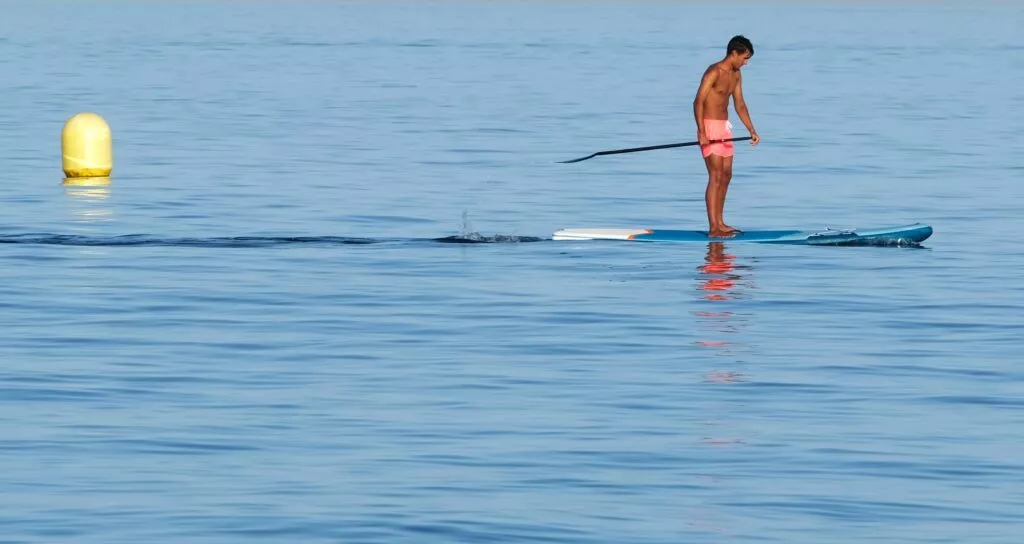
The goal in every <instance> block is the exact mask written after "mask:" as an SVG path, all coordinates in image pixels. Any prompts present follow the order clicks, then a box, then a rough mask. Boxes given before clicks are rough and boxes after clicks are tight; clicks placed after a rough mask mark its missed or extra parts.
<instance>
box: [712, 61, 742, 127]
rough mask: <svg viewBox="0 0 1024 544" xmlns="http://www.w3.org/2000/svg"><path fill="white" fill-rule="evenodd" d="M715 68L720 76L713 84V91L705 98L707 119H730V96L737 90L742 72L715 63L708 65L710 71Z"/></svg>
mask: <svg viewBox="0 0 1024 544" xmlns="http://www.w3.org/2000/svg"><path fill="white" fill-rule="evenodd" d="M712 70H715V71H717V72H718V77H716V78H715V81H714V83H713V84H712V85H711V91H710V92H709V93H708V94H707V97H706V98H705V99H704V118H705V119H728V118H729V97H730V96H732V93H733V91H735V90H736V84H737V83H738V82H739V79H740V73H739V72H738V71H734V70H732V69H731V68H727V67H724V66H722V65H721V63H715V64H712V65H711V66H709V67H708V71H709V72H710V71H712Z"/></svg>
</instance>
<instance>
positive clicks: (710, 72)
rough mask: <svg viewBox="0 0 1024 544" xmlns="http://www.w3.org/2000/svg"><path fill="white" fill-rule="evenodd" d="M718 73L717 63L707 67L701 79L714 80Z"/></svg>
mask: <svg viewBox="0 0 1024 544" xmlns="http://www.w3.org/2000/svg"><path fill="white" fill-rule="evenodd" d="M718 72H719V70H718V63H717V62H716V63H714V64H712V65H710V66H708V67H707V69H706V70H704V75H703V76H702V77H701V79H709V78H710V79H714V78H715V77H716V76H717V75H718Z"/></svg>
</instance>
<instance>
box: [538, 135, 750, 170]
mask: <svg viewBox="0 0 1024 544" xmlns="http://www.w3.org/2000/svg"><path fill="white" fill-rule="evenodd" d="M749 139H750V136H741V137H739V138H728V139H725V140H711V141H709V142H708V143H711V144H720V143H723V142H741V141H743V140H749ZM691 145H700V142H683V143H678V144H662V145H649V146H645V147H631V148H629V149H612V150H611V151H598V152H597V153H594V154H592V155H587V156H586V157H580V158H578V159H573V160H571V161H558V162H560V163H562V164H569V163H573V162H581V161H585V160H587V159H592V158H594V157H599V156H601V155H618V154H620V153H636V152H638V151H654V150H655V149H670V148H673V147H687V146H691Z"/></svg>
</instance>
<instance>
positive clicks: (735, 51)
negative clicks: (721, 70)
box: [725, 35, 754, 68]
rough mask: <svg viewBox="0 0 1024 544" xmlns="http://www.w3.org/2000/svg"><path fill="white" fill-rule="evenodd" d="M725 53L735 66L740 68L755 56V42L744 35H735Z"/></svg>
mask: <svg viewBox="0 0 1024 544" xmlns="http://www.w3.org/2000/svg"><path fill="white" fill-rule="evenodd" d="M725 55H726V58H728V59H729V60H731V61H732V64H733V66H734V67H736V68H739V67H741V66H743V65H745V64H747V61H748V60H750V57H752V56H754V44H752V43H750V40H748V39H747V38H746V37H745V36H743V35H738V36H733V37H732V39H731V40H729V45H728V46H726V48H725Z"/></svg>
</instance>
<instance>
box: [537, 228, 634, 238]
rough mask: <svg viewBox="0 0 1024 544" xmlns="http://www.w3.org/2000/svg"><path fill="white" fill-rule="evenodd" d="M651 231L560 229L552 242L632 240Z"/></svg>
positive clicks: (553, 235)
mask: <svg viewBox="0 0 1024 544" xmlns="http://www.w3.org/2000/svg"><path fill="white" fill-rule="evenodd" d="M650 233H651V231H650V230H649V229H558V230H556V231H555V232H554V234H552V235H551V239H552V240H632V239H633V237H634V236H638V235H640V234H650Z"/></svg>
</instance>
